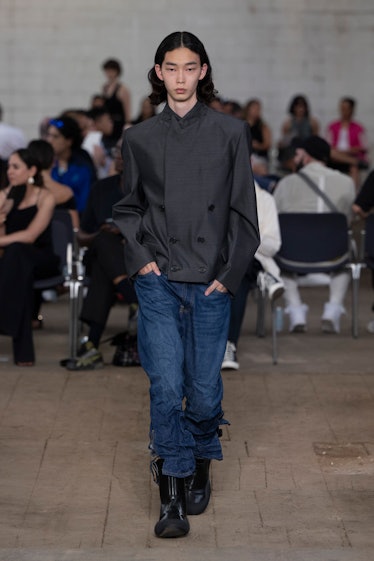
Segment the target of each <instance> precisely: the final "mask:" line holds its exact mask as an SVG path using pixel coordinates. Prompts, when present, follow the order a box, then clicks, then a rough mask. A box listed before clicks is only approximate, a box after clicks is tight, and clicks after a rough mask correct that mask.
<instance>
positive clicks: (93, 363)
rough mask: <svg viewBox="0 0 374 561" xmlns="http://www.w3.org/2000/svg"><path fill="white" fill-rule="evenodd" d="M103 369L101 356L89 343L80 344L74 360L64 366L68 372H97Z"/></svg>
mask: <svg viewBox="0 0 374 561" xmlns="http://www.w3.org/2000/svg"><path fill="white" fill-rule="evenodd" d="M103 367H104V361H103V356H102V354H101V353H100V351H98V350H97V349H96V348H95V347H94V346H93V343H91V341H86V342H84V343H82V345H81V346H80V349H79V351H78V356H77V358H76V359H75V360H70V361H68V363H67V364H66V368H67V369H68V370H97V369H98V368H103Z"/></svg>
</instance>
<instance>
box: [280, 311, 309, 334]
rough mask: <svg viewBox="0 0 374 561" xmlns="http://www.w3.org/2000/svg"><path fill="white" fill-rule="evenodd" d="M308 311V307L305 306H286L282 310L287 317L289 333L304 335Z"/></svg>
mask: <svg viewBox="0 0 374 561" xmlns="http://www.w3.org/2000/svg"><path fill="white" fill-rule="evenodd" d="M308 310H309V306H307V305H306V304H298V305H297V306H288V307H287V308H286V309H285V310H284V311H285V312H286V314H288V317H289V331H290V333H304V332H305V331H306V315H307V312H308Z"/></svg>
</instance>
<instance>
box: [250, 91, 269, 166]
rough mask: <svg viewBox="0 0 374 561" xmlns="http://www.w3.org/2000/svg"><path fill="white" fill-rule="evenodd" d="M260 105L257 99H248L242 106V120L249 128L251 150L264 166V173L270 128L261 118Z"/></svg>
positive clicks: (267, 156)
mask: <svg viewBox="0 0 374 561" xmlns="http://www.w3.org/2000/svg"><path fill="white" fill-rule="evenodd" d="M261 113H262V105H261V102H260V100H259V99H250V100H249V101H248V102H247V104H246V106H245V108H244V120H245V121H247V123H248V124H249V127H250V129H251V136H252V151H253V155H255V156H256V160H257V161H258V163H262V164H264V166H265V169H266V173H267V167H268V162H269V150H270V148H271V143H272V139H271V130H270V127H269V126H268V125H267V124H266V123H265V121H264V120H263V118H262V114H261Z"/></svg>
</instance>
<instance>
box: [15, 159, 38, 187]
mask: <svg viewBox="0 0 374 561" xmlns="http://www.w3.org/2000/svg"><path fill="white" fill-rule="evenodd" d="M35 173H36V168H35V167H34V166H33V167H31V168H28V167H27V165H26V164H25V162H24V161H23V160H21V158H20V157H19V156H18V154H12V155H11V156H10V158H9V162H8V179H9V183H10V185H12V186H14V185H24V184H25V183H27V180H28V179H29V177H34V175H35Z"/></svg>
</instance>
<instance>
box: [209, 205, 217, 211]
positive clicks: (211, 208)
mask: <svg viewBox="0 0 374 561" xmlns="http://www.w3.org/2000/svg"><path fill="white" fill-rule="evenodd" d="M215 208H216V207H215V206H214V205H209V206H208V210H210V212H212V211H213V210H214V209H215Z"/></svg>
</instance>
